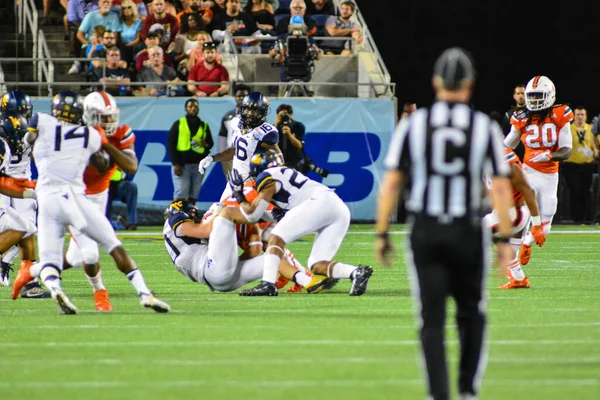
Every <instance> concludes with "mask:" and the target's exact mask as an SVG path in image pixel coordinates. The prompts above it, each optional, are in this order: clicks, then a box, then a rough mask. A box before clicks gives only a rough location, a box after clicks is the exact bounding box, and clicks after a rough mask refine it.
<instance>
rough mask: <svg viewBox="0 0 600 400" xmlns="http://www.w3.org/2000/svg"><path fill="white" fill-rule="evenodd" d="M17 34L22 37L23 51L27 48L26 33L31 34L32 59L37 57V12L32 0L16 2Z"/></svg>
mask: <svg viewBox="0 0 600 400" xmlns="http://www.w3.org/2000/svg"><path fill="white" fill-rule="evenodd" d="M17 7H18V13H17V15H18V17H17V18H18V21H17V27H18V33H19V34H21V35H23V49H25V48H26V47H27V32H28V29H27V28H29V32H31V41H32V50H31V51H32V53H31V56H32V57H33V58H36V57H37V55H38V54H37V40H38V12H37V7H36V6H35V2H34V0H19V2H18V5H17Z"/></svg>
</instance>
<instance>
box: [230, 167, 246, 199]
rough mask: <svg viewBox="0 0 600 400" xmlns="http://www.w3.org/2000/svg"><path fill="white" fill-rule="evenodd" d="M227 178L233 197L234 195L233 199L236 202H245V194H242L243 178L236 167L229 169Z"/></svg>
mask: <svg viewBox="0 0 600 400" xmlns="http://www.w3.org/2000/svg"><path fill="white" fill-rule="evenodd" d="M227 180H228V181H229V186H231V191H232V192H233V197H235V200H236V201H237V202H238V204H242V203H244V202H246V196H244V179H243V178H242V176H241V175H240V173H239V172H238V171H237V169H235V168H233V169H232V170H231V171H229V175H228V176H227Z"/></svg>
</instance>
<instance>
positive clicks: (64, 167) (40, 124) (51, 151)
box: [29, 113, 102, 193]
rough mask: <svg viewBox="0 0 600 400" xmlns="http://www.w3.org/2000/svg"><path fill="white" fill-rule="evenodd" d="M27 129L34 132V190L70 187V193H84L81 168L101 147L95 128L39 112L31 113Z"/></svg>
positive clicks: (39, 191)
mask: <svg viewBox="0 0 600 400" xmlns="http://www.w3.org/2000/svg"><path fill="white" fill-rule="evenodd" d="M29 129H30V130H32V131H33V132H37V135H38V136H37V139H36V141H35V142H34V144H33V158H34V160H35V164H36V167H37V169H38V173H39V178H38V181H37V185H36V191H37V192H38V193H42V192H46V193H50V192H53V191H58V190H61V186H70V187H71V189H72V190H73V192H74V193H84V192H85V184H84V183H83V171H84V170H85V168H86V166H87V165H88V162H89V161H90V157H91V155H92V154H94V153H95V152H97V151H98V150H100V147H101V142H102V140H101V138H100V134H99V133H98V131H97V130H96V129H94V128H92V127H88V126H79V125H74V124H69V123H66V122H62V121H59V120H58V119H56V118H54V117H53V116H51V115H49V114H43V113H37V114H35V115H34V116H33V118H32V119H31V122H30V125H29Z"/></svg>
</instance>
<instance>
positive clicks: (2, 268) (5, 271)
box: [0, 261, 14, 286]
mask: <svg viewBox="0 0 600 400" xmlns="http://www.w3.org/2000/svg"><path fill="white" fill-rule="evenodd" d="M10 271H14V269H13V268H12V267H11V266H10V264H8V263H5V262H4V261H2V264H1V265H0V286H10Z"/></svg>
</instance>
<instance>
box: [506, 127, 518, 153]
mask: <svg viewBox="0 0 600 400" xmlns="http://www.w3.org/2000/svg"><path fill="white" fill-rule="evenodd" d="M520 139H521V131H519V130H518V129H517V128H515V126H514V125H511V128H510V132H508V135H506V137H505V138H504V145H505V146H506V147H510V148H511V149H514V148H515V147H517V145H518V144H519V140H520Z"/></svg>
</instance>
